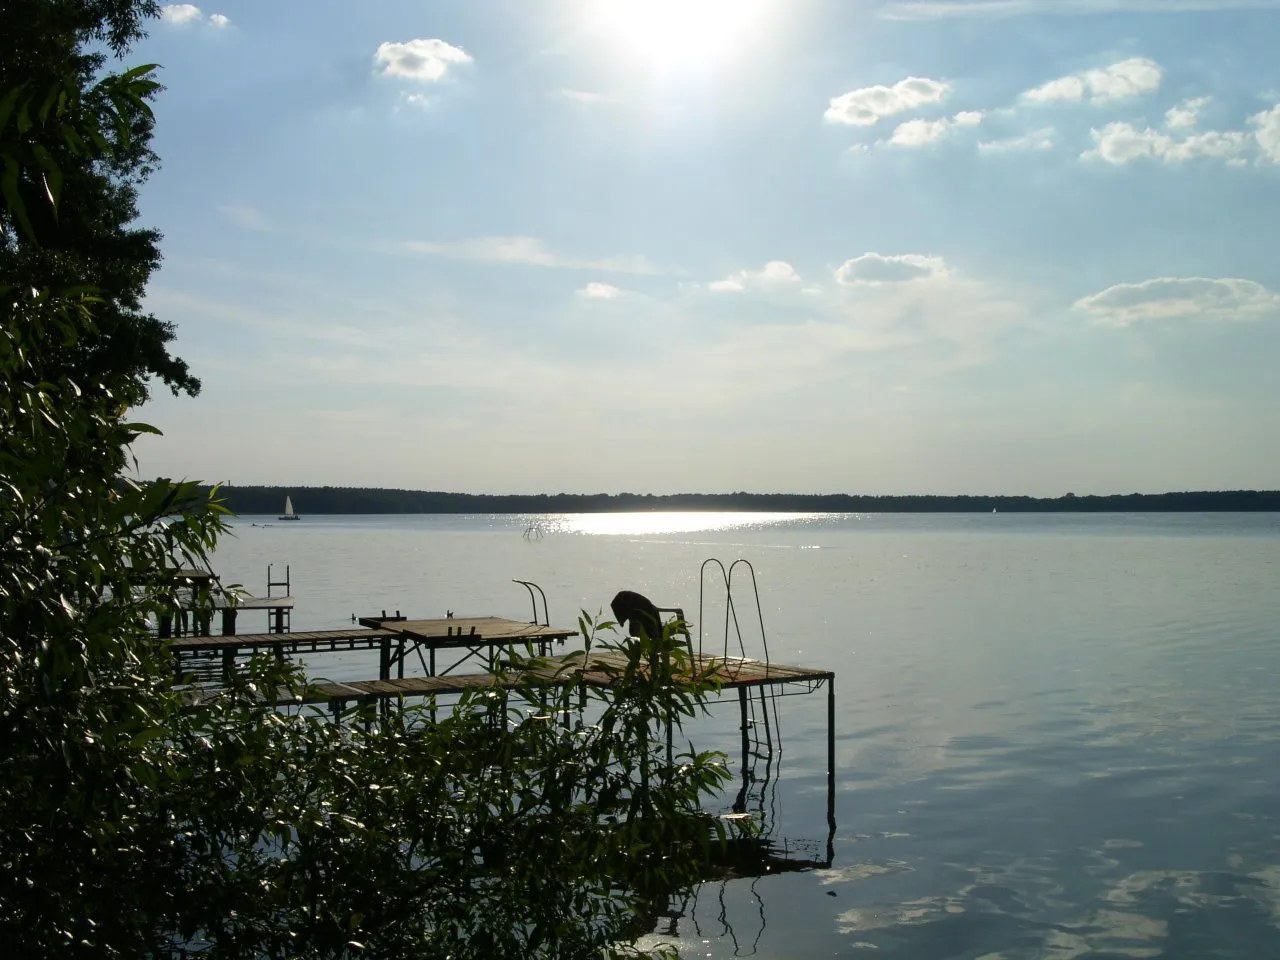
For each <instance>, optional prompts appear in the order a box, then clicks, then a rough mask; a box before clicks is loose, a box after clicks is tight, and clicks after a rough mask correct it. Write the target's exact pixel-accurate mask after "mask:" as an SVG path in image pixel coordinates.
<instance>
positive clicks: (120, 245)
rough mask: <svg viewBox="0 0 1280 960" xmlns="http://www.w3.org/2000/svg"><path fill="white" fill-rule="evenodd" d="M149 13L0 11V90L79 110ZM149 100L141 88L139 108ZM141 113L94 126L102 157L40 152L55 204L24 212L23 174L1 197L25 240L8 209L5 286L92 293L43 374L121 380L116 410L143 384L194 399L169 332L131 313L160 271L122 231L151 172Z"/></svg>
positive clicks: (14, 3) (90, 7)
mask: <svg viewBox="0 0 1280 960" xmlns="http://www.w3.org/2000/svg"><path fill="white" fill-rule="evenodd" d="M158 12H159V8H158V5H157V4H156V2H155V0H0V24H3V25H4V29H3V30H0V90H5V91H15V90H17V91H20V93H21V94H23V95H26V96H32V95H35V96H43V95H45V94H46V93H47V92H48V91H50V90H51V89H54V88H55V87H62V88H64V89H67V88H70V89H78V90H81V91H84V92H85V95H86V97H87V98H90V99H91V98H92V97H93V95H94V91H95V86H94V80H95V78H97V77H98V76H99V75H100V74H101V72H102V70H103V68H104V67H105V65H106V63H107V60H108V52H109V53H110V54H112V55H114V56H116V57H121V56H123V55H124V54H125V53H126V52H127V50H128V48H129V46H130V44H131V43H133V42H134V41H136V40H138V39H139V38H140V37H142V36H143V35H144V30H143V27H144V23H145V21H146V19H147V18H148V17H153V16H155V15H156V14H157V13H158ZM90 45H91V46H92V48H93V49H92V50H90V49H86V48H87V47H89V46H90ZM104 48H105V50H104ZM157 90H158V85H156V86H154V87H152V89H151V90H149V91H147V92H146V93H145V95H144V99H147V98H150V97H151V96H153V95H154V94H155V93H156V92H157ZM99 92H100V91H99ZM142 107H145V103H142V104H132V105H128V106H127V107H126V109H125V110H124V111H123V112H121V113H120V114H118V115H117V116H115V117H111V118H110V120H111V122H109V123H106V124H104V125H102V126H101V128H100V130H101V133H102V135H103V136H104V138H105V139H106V140H107V144H106V146H107V147H108V149H98V150H96V151H95V152H94V153H93V155H92V156H87V155H86V154H84V152H83V151H81V150H79V149H78V147H77V146H76V144H74V143H69V142H66V141H62V140H58V139H50V140H47V141H46V142H44V143H43V148H44V149H45V150H47V151H48V158H47V159H48V166H53V167H56V169H58V170H59V171H61V182H60V185H59V186H60V191H59V192H60V202H59V204H58V205H57V206H56V208H55V207H54V206H53V205H52V204H47V203H45V204H41V203H33V202H32V201H33V199H35V198H37V197H39V196H40V195H41V194H43V193H44V192H45V190H46V189H47V184H46V183H45V182H43V180H42V178H41V177H40V176H37V175H34V174H35V172H36V171H33V170H31V169H30V168H28V170H27V173H26V174H25V175H23V176H21V177H19V178H18V180H17V182H16V183H13V184H12V186H13V187H14V188H15V189H16V191H17V193H18V194H19V196H20V197H21V198H22V199H23V200H25V205H26V207H27V210H28V211H29V216H30V221H31V229H30V230H26V231H20V230H17V229H15V227H16V224H14V223H13V222H12V220H11V219H10V216H11V213H10V212H9V211H11V210H12V206H11V205H10V204H6V211H7V212H6V214H5V215H4V217H3V218H0V227H2V228H3V233H2V235H0V277H4V279H5V282H7V283H11V284H13V285H14V286H18V287H25V288H35V289H53V290H58V289H65V288H68V287H73V286H78V285H82V284H91V285H93V286H94V288H95V289H96V291H97V294H98V298H99V299H98V302H97V304H96V306H95V309H94V320H95V323H94V328H93V330H92V331H84V333H83V335H82V336H81V337H80V338H79V339H78V340H77V342H76V343H75V344H74V345H73V346H72V347H71V348H70V349H68V350H66V351H65V352H64V353H63V354H61V355H60V356H59V358H58V360H57V363H58V369H56V370H52V371H50V372H51V373H52V374H58V375H62V376H67V377H70V378H71V379H78V380H81V381H82V382H85V383H97V382H99V381H101V380H103V379H107V380H110V379H112V378H115V377H118V376H119V375H122V374H123V378H124V380H125V383H123V384H120V386H127V388H128V391H129V393H128V394H126V395H123V399H125V400H127V401H128V402H130V403H139V402H141V401H142V400H143V399H145V397H146V392H147V381H148V379H149V378H153V377H154V378H159V379H160V380H161V381H162V382H163V383H164V384H165V385H166V386H168V387H169V388H171V389H172V390H173V391H174V392H175V393H177V392H180V391H185V392H187V393H189V394H191V395H193V396H194V395H195V394H196V393H198V392H199V390H200V381H199V380H198V379H196V378H195V377H194V376H193V375H192V374H191V372H190V371H189V369H188V368H187V364H186V363H185V362H184V361H182V360H181V359H178V358H176V357H174V356H171V355H170V353H169V345H170V344H171V342H172V341H173V338H174V329H173V326H172V324H169V323H165V322H162V321H160V320H159V319H157V318H156V317H155V316H153V315H151V314H149V313H147V312H145V311H144V310H143V309H142V303H141V301H142V295H143V292H144V290H145V287H146V284H147V280H148V278H149V277H150V276H151V274H152V272H153V271H154V270H155V269H156V268H157V267H158V266H159V265H160V250H159V242H160V234H159V233H158V232H157V231H155V230H149V229H144V228H139V227H136V226H134V225H133V222H134V220H135V219H136V218H137V214H138V210H137V199H138V192H137V187H138V185H139V184H140V183H142V182H143V181H144V180H145V179H146V178H147V176H148V175H149V174H150V173H151V172H152V170H153V169H154V167H155V165H156V163H157V158H156V156H155V154H154V153H153V152H152V150H151V131H152V124H153V120H152V117H151V112H150V111H149V110H146V109H142Z"/></svg>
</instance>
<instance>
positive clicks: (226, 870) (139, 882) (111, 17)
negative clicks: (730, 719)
mask: <svg viewBox="0 0 1280 960" xmlns="http://www.w3.org/2000/svg"><path fill="white" fill-rule="evenodd" d="M19 8H22V9H24V10H25V11H26V13H28V14H30V15H31V16H32V17H33V18H35V19H36V20H39V18H40V17H43V18H44V19H43V20H41V21H40V22H42V23H44V24H45V28H46V29H47V30H48V31H49V33H50V36H49V37H45V36H43V35H42V34H41V33H40V32H39V31H38V30H36V29H35V28H34V27H32V26H31V23H29V22H27V21H25V20H24V21H23V29H22V31H21V32H22V35H23V36H24V37H26V38H27V42H29V44H30V47H29V48H26V47H23V48H21V49H19V48H18V47H14V48H13V50H12V51H10V52H16V54H17V55H18V56H17V59H16V60H14V61H12V62H15V63H18V64H20V65H21V64H26V67H25V68H23V69H27V70H28V74H24V73H23V72H22V70H21V69H18V68H14V67H13V66H12V63H11V61H10V60H8V59H5V60H4V61H3V62H4V64H5V67H4V69H5V73H4V74H3V77H4V82H5V85H4V86H0V163H2V164H3V170H2V171H0V188H2V189H0V200H2V201H3V203H2V204H0V226H3V229H4V244H5V246H4V250H3V252H2V253H3V257H4V258H5V259H3V260H2V261H0V263H2V264H3V267H4V270H5V272H4V274H3V275H2V278H3V279H2V280H0V942H3V943H4V944H5V945H6V947H7V948H8V949H9V950H10V951H11V952H13V953H14V954H15V955H19V956H66V957H79V956H84V957H103V956H105V957H145V956H153V957H174V956H189V955H193V954H199V953H205V952H216V953H217V954H218V955H220V956H223V955H225V956H233V957H234V956H243V957H255V958H256V957H286V956H288V957H292V956H316V957H327V956H343V955H353V954H360V955H366V956H377V957H399V956H430V955H435V954H442V955H445V954H447V955H451V956H460V957H466V956H476V957H479V956H492V955H506V956H516V955H523V956H546V957H572V956H599V955H600V954H601V953H602V952H611V951H612V950H613V949H614V947H615V946H616V944H617V943H618V941H619V940H620V939H625V937H626V935H627V934H628V932H630V931H631V929H632V925H633V923H634V921H635V918H636V917H637V916H643V915H644V911H645V910H646V909H647V905H649V904H651V903H653V902H655V901H657V900H661V898H662V897H664V896H665V895H666V894H667V893H668V892H669V891H671V890H672V889H673V888H676V887H679V886H680V885H682V884H687V883H689V882H691V881H692V880H693V878H694V877H695V876H696V871H697V867H698V863H699V850H700V849H707V848H708V845H709V844H710V843H711V842H713V840H714V839H715V838H717V837H718V836H721V835H722V833H721V829H722V828H721V827H720V826H719V821H714V820H709V819H708V818H707V817H705V816H704V815H702V814H701V812H700V811H699V801H700V798H702V797H703V796H704V795H706V793H707V792H708V791H711V790H713V789H715V788H716V787H717V786H718V785H720V784H721V783H722V782H723V781H724V779H725V778H726V777H727V772H726V771H725V768H724V766H723V764H722V763H720V762H719V760H718V758H717V757H716V756H713V755H710V754H699V753H696V752H694V751H693V750H692V748H690V750H689V751H688V752H687V753H685V754H683V755H682V756H679V757H676V758H674V762H669V761H668V759H667V755H666V745H665V742H664V741H663V739H662V737H661V736H660V735H659V734H660V733H661V732H662V731H664V730H665V729H671V728H678V725H679V721H680V720H681V718H682V717H685V716H688V715H690V714H692V713H694V712H696V710H697V709H698V706H699V704H700V702H701V697H702V696H703V693H704V691H705V684H706V680H707V678H693V679H692V680H691V681H688V680H685V679H682V677H683V675H684V674H685V673H687V668H688V662H687V660H686V659H685V656H684V654H683V652H682V647H681V644H680V643H679V641H678V638H677V636H676V634H675V633H674V632H673V631H672V630H671V629H668V630H666V631H664V634H663V636H662V637H658V638H653V639H646V640H643V641H637V640H633V639H629V640H626V641H624V642H623V643H622V644H621V645H620V646H619V648H618V649H619V650H620V651H621V652H622V653H623V654H624V655H625V662H626V664H627V666H626V667H625V668H624V669H621V670H620V671H619V674H618V677H617V683H616V685H615V686H614V687H613V688H612V689H609V690H600V689H597V688H594V687H589V686H587V685H586V684H585V683H583V682H581V680H579V681H578V682H576V683H556V684H548V683H545V682H538V681H536V680H534V679H529V678H528V676H529V675H526V674H523V673H520V674H518V675H519V676H525V677H526V679H524V680H523V681H521V682H520V683H519V685H518V686H517V688H516V689H515V690H514V691H512V693H511V695H510V696H509V695H507V694H503V693H501V692H499V691H496V690H495V691H489V692H486V693H477V694H474V695H472V696H470V697H467V698H464V700H463V702H462V703H461V704H459V705H458V707H457V708H456V709H454V710H452V711H450V712H449V713H448V715H447V716H446V717H445V719H444V720H443V721H441V722H439V723H434V722H431V718H430V715H429V714H427V713H424V712H422V711H406V712H396V713H393V714H391V715H390V716H389V717H387V718H385V719H383V720H378V721H375V719H374V718H373V717H364V718H361V717H358V716H355V715H353V716H351V717H349V718H348V719H349V720H350V721H355V720H364V721H366V722H359V723H357V722H347V723H343V724H335V723H332V722H330V721H328V720H325V719H321V718H320V717H318V716H316V715H314V714H308V713H306V712H305V711H301V710H293V711H289V710H279V709H276V708H275V707H274V706H272V705H271V703H270V701H272V700H274V699H275V696H274V692H275V691H278V690H281V689H283V690H285V691H292V692H294V693H298V694H300V693H301V692H302V690H303V686H304V684H303V680H302V678H301V676H300V675H299V674H298V673H297V672H296V671H294V670H291V669H289V668H287V667H282V666H280V665H277V664H275V663H274V662H271V661H259V662H255V663H253V664H252V665H251V666H250V668H249V670H248V671H247V672H246V673H245V674H244V675H242V676H240V677H237V678H235V679H234V680H233V682H232V683H231V684H230V686H229V688H228V689H227V690H225V691H223V693H222V694H221V695H219V696H216V697H208V698H206V697H198V696H193V691H191V690H190V689H185V688H183V687H181V686H176V685H175V683H174V673H173V670H174V661H173V658H172V656H171V654H170V651H169V650H168V649H167V646H166V643H165V642H164V641H162V640H160V639H158V638H157V637H156V636H155V635H154V633H153V631H152V630H151V629H150V626H149V624H150V622H151V621H152V620H154V619H155V618H156V617H158V616H159V615H161V614H163V613H164V612H166V610H167V609H169V608H170V607H171V605H172V603H173V599H172V589H171V586H172V581H173V574H174V571H175V569H176V568H179V567H190V566H199V565H207V563H208V558H209V555H210V553H211V551H212V550H213V548H214V546H215V545H216V542H217V538H218V536H219V534H220V533H221V532H222V530H223V523H224V519H223V518H224V513H223V511H222V508H221V507H220V505H219V504H218V502H217V501H216V491H215V492H214V494H213V495H212V496H210V495H208V494H203V495H202V494H201V493H200V492H199V491H198V490H197V488H196V487H195V485H194V484H190V483H173V482H169V481H164V480H160V481H156V482H154V483H150V484H146V485H135V484H131V483H128V482H125V481H124V480H122V479H121V470H122V467H123V466H124V465H125V464H126V462H127V459H128V450H129V444H130V443H131V441H132V440H133V439H134V438H135V437H136V435H137V434H138V433H140V432H144V431H148V430H150V429H151V428H149V427H146V426H145V425H143V424H138V423H134V422H131V421H130V420H128V419H127V417H128V408H129V404H130V403H132V402H136V401H137V399H138V398H140V397H142V396H145V392H146V379H147V377H149V376H151V375H153V374H154V375H159V376H161V377H162V378H163V377H164V376H165V373H164V370H163V369H160V365H158V364H157V363H156V362H155V359H156V358H155V356H152V355H147V354H146V353H145V351H144V350H143V349H142V347H141V346H140V345H139V343H138V341H137V340H132V341H130V340H128V339H127V338H126V340H125V342H126V343H130V344H132V346H130V347H129V348H128V349H127V350H118V349H117V348H116V347H117V341H118V339H119V337H120V335H121V328H122V325H125V326H128V325H129V324H134V323H135V321H136V320H137V317H136V316H134V314H133V313H131V312H130V311H131V310H132V308H131V307H130V305H129V301H128V298H129V294H128V293H127V291H126V292H122V290H123V289H124V288H123V287H121V286H118V285H115V284H116V281H117V278H118V277H122V276H127V277H128V278H129V284H132V286H129V289H131V290H134V291H135V292H136V293H137V294H139V295H140V293H141V282H142V281H143V280H144V279H145V275H146V274H147V273H148V272H149V269H150V265H151V264H153V263H154V258H153V257H152V256H151V254H150V253H149V252H148V251H149V250H150V249H151V248H152V247H153V245H154V241H153V240H147V241H146V242H139V243H137V244H136V245H134V246H133V247H132V248H129V245H128V244H122V246H121V247H118V248H116V256H117V257H118V258H119V259H122V260H128V256H127V253H128V249H132V253H133V256H134V257H135V259H134V260H132V261H129V262H127V263H126V262H116V263H112V264H110V265H109V266H105V267H104V266H103V265H102V263H101V262H100V261H99V260H96V259H95V257H97V256H99V254H100V253H101V250H100V249H99V248H97V247H96V246H95V244H96V240H95V241H94V243H87V242H86V243H84V244H80V243H79V240H77V241H76V243H72V242H71V240H70V239H68V238H69V237H72V236H73V234H74V232H75V230H77V229H80V227H76V226H74V225H76V224H79V225H80V226H81V227H83V228H84V230H85V236H89V235H92V237H99V238H100V237H101V233H95V231H96V230H97V229H98V227H99V226H101V223H102V222H103V221H101V219H99V218H100V214H101V212H102V209H104V207H111V206H112V204H116V205H115V206H114V207H113V209H114V211H115V213H114V214H113V216H114V217H116V221H114V222H115V224H116V227H118V228H119V229H121V230H123V231H124V233H126V234H127V233H128V232H129V230H128V228H127V221H126V220H121V219H120V218H121V217H123V216H124V214H125V212H127V209H131V208H128V207H127V206H120V205H119V204H118V201H119V200H120V198H121V196H122V195H123V194H128V196H129V197H130V198H131V197H132V194H129V193H128V191H129V189H130V188H129V187H128V184H127V182H124V180H123V179H122V178H125V177H126V173H125V172H126V171H128V170H130V169H134V170H136V169H137V168H136V167H131V166H130V164H131V163H132V162H133V161H131V160H130V159H129V158H136V157H139V156H141V155H142V154H141V153H140V151H141V150H142V148H141V147H140V145H139V141H143V142H145V140H146V139H147V138H148V137H149V135H150V129H151V127H150V123H151V116H150V110H149V108H148V106H147V100H148V98H149V97H151V96H152V95H153V94H154V93H155V91H156V83H155V80H154V79H153V78H152V71H151V69H150V68H149V67H142V68H136V69H134V70H130V71H126V72H124V73H121V74H116V75H111V76H105V77H101V78H98V77H97V76H96V75H94V76H91V74H92V73H93V70H94V69H97V67H99V66H101V65H102V64H101V63H100V62H98V61H94V60H93V58H92V57H89V59H88V60H85V59H83V58H85V57H86V56H88V55H86V54H84V53H83V52H81V48H80V46H79V45H81V44H83V43H84V42H86V41H87V40H93V39H95V38H96V39H100V40H102V41H103V42H106V43H108V44H109V45H111V46H112V48H113V49H115V50H117V51H118V52H119V51H123V50H124V49H125V48H126V47H127V44H128V42H129V41H130V40H132V39H135V38H136V37H137V35H138V33H139V31H140V30H141V23H142V16H143V15H144V14H146V13H148V12H150V11H153V10H154V4H150V3H137V2H135V3H129V2H125V0H116V2H110V0H102V2H97V3H94V2H87V0H65V2H59V0H50V2H47V3H39V2H34V0H30V2H26V3H8V4H7V6H5V7H4V8H3V13H4V22H5V23H6V25H8V24H9V23H12V22H15V21H14V19H13V16H14V12H15V11H16V10H18V9H19ZM91 14H92V16H91ZM93 16H96V17H97V18H98V19H96V20H94V19H93V18H92V17H93ZM32 22H35V21H34V20H33V21H32ZM5 43H6V44H9V45H10V46H12V43H11V40H10V39H6V41H5ZM69 43H70V44H73V47H74V50H73V52H72V53H67V52H66V51H67V49H68V48H67V44H69ZM48 51H54V52H53V53H49V52H48ZM55 54H57V55H59V56H62V55H64V54H65V56H64V57H63V60H64V62H65V63H70V64H71V65H72V66H73V67H74V68H75V69H74V70H73V71H72V72H71V73H69V74H67V73H59V72H58V68H56V67H54V68H50V69H49V70H45V69H44V68H43V66H42V64H44V63H45V58H46V57H48V58H51V61H52V59H56V57H55ZM77 58H81V59H77ZM86 64H89V65H90V66H92V67H93V69H90V67H89V66H86ZM121 191H122V192H123V194H122V192H121ZM131 202H132V200H131V199H130V203H131ZM60 245H61V246H60ZM41 265H43V266H41ZM44 267H48V269H47V270H44ZM11 268H13V269H12V270H11ZM42 271H43V272H42ZM100 284H101V285H100ZM129 284H126V286H128V285H129ZM145 328H146V325H145V324H141V325H138V324H135V326H134V329H135V330H137V331H140V332H139V337H142V336H143V331H145ZM151 332H152V333H153V334H154V333H155V330H154V329H153V330H152V331H151ZM167 342H168V341H167V339H166V338H165V337H153V344H154V343H158V344H159V345H160V347H161V348H164V345H165V344H166V343H167ZM167 356H168V355H167V352H166V353H165V357H167ZM68 358H70V359H68ZM173 363H174V364H180V363H181V362H180V361H173ZM173 369H174V370H177V369H178V367H174V368H173ZM181 370H182V371H183V372H184V373H185V367H181ZM172 383H173V384H174V385H177V384H178V381H177V380H176V379H175V380H174V381H172ZM595 629H596V625H595V624H593V623H591V622H590V621H589V619H585V620H584V622H583V632H584V634H585V635H587V636H592V635H593V634H594V631H595ZM530 666H536V665H531V664H528V663H516V664H514V665H513V668H514V669H515V670H517V671H520V670H523V669H525V668H527V667H530ZM267 691H271V692H273V693H272V695H268V696H266V697H264V696H263V693H264V692H267ZM511 697H514V700H512V699H511ZM583 703H585V704H586V712H585V713H584V712H583V711H582V709H581V704H583ZM575 708H576V709H575ZM571 717H572V718H576V719H572V720H571V722H569V723H567V724H566V723H564V722H563V721H564V720H565V719H566V718H571Z"/></svg>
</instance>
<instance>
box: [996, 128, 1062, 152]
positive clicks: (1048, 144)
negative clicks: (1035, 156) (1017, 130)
mask: <svg viewBox="0 0 1280 960" xmlns="http://www.w3.org/2000/svg"><path fill="white" fill-rule="evenodd" d="M1053 136H1054V130H1053V127H1044V128H1043V129H1041V130H1032V131H1031V132H1030V133H1026V134H1023V135H1022V136H1020V137H1010V138H1008V139H1005V140H984V141H983V142H981V143H979V144H978V150H979V152H981V153H1023V152H1027V151H1032V150H1049V149H1052V147H1053Z"/></svg>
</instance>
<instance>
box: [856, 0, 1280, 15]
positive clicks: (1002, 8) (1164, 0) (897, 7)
mask: <svg viewBox="0 0 1280 960" xmlns="http://www.w3.org/2000/svg"><path fill="white" fill-rule="evenodd" d="M1276 9H1280V0H886V2H885V3H883V4H882V5H881V7H880V10H879V15H880V16H881V17H882V18H884V19H886V20H947V19H953V18H990V19H1003V18H1005V17H1022V16H1044V15H1055V14H1056V15H1076V16H1081V15H1086V16H1087V15H1090V14H1108V13H1190V12H1196V11H1201V12H1206V13H1219V12H1221V11H1225V10H1276Z"/></svg>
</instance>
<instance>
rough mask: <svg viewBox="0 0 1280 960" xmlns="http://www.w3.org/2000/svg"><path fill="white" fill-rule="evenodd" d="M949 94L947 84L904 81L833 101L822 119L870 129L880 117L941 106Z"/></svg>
mask: <svg viewBox="0 0 1280 960" xmlns="http://www.w3.org/2000/svg"><path fill="white" fill-rule="evenodd" d="M950 93H951V85H950V84H948V83H943V82H941V81H938V80H930V79H928V78H925V77H907V79H905V80H899V81H898V82H897V83H895V84H894V85H893V86H892V87H886V86H874V87H863V88H861V89H859V90H850V91H849V92H848V93H842V94H841V95H840V96H838V97H832V98H831V104H830V105H829V106H828V107H827V112H826V113H824V114H823V115H822V118H823V119H824V120H825V121H826V122H827V123H843V124H848V125H850V126H855V127H869V126H871V125H873V124H874V123H875V122H876V121H877V120H879V119H880V118H881V117H890V116H893V115H894V114H895V113H902V112H903V111H905V110H914V109H916V108H917V107H923V106H927V105H928V104H932V103H941V102H942V101H943V100H945V99H946V98H947V96H948V95H949V94H950Z"/></svg>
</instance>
